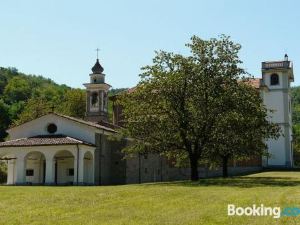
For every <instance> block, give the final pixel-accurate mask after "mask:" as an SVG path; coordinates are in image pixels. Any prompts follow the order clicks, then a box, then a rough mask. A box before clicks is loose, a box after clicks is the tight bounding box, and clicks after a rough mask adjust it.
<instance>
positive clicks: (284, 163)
mask: <svg viewBox="0 0 300 225" xmlns="http://www.w3.org/2000/svg"><path fill="white" fill-rule="evenodd" d="M262 80H263V83H264V84H265V86H266V87H267V89H268V91H265V92H263V93H262V96H263V99H264V104H265V106H266V108H267V109H269V110H272V112H269V118H270V120H271V121H272V122H274V123H277V124H278V125H279V126H280V128H281V132H282V135H281V136H280V137H279V138H278V139H277V140H275V139H269V140H267V143H266V144H267V145H268V152H269V153H270V155H271V156H270V157H268V158H267V159H266V160H265V162H264V164H265V166H267V167H288V168H290V167H293V145H292V107H291V93H290V87H291V82H293V81H294V73H293V64H292V62H291V61H289V59H288V56H287V55H285V56H284V59H283V60H281V61H271V62H263V63H262Z"/></svg>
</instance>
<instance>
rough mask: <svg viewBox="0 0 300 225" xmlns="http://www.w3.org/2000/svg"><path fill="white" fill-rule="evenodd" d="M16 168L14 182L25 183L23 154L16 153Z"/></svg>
mask: <svg viewBox="0 0 300 225" xmlns="http://www.w3.org/2000/svg"><path fill="white" fill-rule="evenodd" d="M16 169H17V179H16V184H17V185H18V184H19V185H21V184H25V183H26V177H25V170H26V168H25V156H24V155H23V154H22V155H21V154H20V155H17V160H16Z"/></svg>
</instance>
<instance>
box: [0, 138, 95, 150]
mask: <svg viewBox="0 0 300 225" xmlns="http://www.w3.org/2000/svg"><path fill="white" fill-rule="evenodd" d="M74 144H83V145H89V146H95V145H93V144H91V143H88V142H85V141H82V140H79V139H76V138H72V137H68V136H65V135H39V136H34V137H29V138H20V139H15V140H10V141H5V142H0V148H1V147H17V146H19V147H20V146H45V145H74Z"/></svg>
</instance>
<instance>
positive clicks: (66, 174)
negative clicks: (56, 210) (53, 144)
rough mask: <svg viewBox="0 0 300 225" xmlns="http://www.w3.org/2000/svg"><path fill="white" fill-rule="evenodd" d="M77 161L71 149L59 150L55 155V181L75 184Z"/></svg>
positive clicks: (61, 183)
mask: <svg viewBox="0 0 300 225" xmlns="http://www.w3.org/2000/svg"><path fill="white" fill-rule="evenodd" d="M75 163H76V162H75V156H74V154H73V153H72V152H71V151H68V150H60V151H57V152H56V153H55V155H54V168H53V169H54V183H55V184H60V185H66V184H73V183H74V180H75V179H76V177H75V175H76V174H77V173H76V171H75V169H76V168H75V166H74V165H75Z"/></svg>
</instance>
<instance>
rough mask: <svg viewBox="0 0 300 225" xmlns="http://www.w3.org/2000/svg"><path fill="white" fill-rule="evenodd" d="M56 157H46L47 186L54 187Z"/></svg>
mask: <svg viewBox="0 0 300 225" xmlns="http://www.w3.org/2000/svg"><path fill="white" fill-rule="evenodd" d="M54 164H55V162H54V157H53V156H47V157H46V177H45V184H47V185H54V175H55V167H54Z"/></svg>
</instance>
